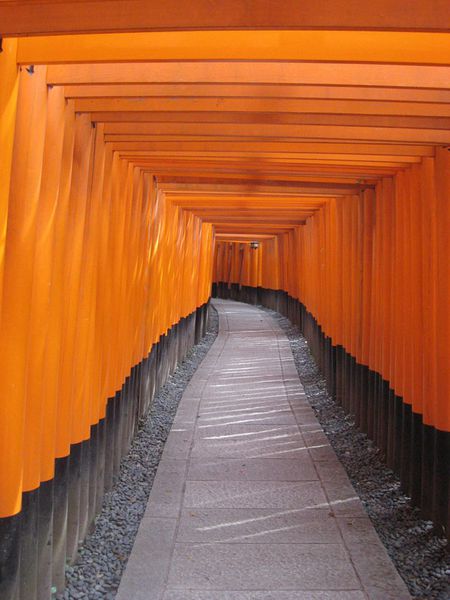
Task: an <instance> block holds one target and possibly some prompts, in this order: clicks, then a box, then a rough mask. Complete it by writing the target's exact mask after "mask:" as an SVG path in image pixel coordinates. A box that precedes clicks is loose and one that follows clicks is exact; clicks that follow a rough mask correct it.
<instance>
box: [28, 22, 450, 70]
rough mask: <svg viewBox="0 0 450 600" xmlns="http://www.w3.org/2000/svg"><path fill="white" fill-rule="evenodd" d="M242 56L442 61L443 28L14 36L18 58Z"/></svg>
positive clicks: (449, 47) (447, 59)
mask: <svg viewBox="0 0 450 600" xmlns="http://www.w3.org/2000/svg"><path fill="white" fill-rule="evenodd" d="M161 60H164V61H165V60H169V61H185V60H228V61H235V60H242V61H264V60H271V61H310V60H313V61H316V62H325V63H326V62H344V63H345V62H358V63H379V64H412V65H419V64H421V65H447V64H449V63H450V36H449V35H447V34H446V33H429V32H404V31H402V32H399V31H395V32H390V31H335V30H324V31H322V30H315V31H305V30H303V31H299V30H289V28H288V29H287V30H278V29H275V30H272V31H270V30H267V31H250V30H248V29H244V30H234V31H163V32H150V33H149V32H133V33H105V34H103V35H95V34H91V35H89V34H82V35H58V36H43V37H39V36H38V37H25V38H22V39H20V40H19V45H18V51H17V61H18V63H19V64H22V65H24V64H25V65H26V64H47V65H49V64H61V63H65V64H67V63H83V62H97V63H116V62H140V61H144V62H145V61H161Z"/></svg>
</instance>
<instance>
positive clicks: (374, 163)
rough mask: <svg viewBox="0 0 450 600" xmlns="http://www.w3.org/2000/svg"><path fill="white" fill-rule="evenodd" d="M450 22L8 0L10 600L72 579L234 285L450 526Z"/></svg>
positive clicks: (3, 544)
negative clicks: (160, 399)
mask: <svg viewBox="0 0 450 600" xmlns="http://www.w3.org/2000/svg"><path fill="white" fill-rule="evenodd" d="M449 27H450V4H449V3H448V2H447V1H446V0H442V1H441V0H433V1H431V0H430V1H428V2H423V1H422V0H411V1H409V2H408V3H407V6H405V5H404V3H401V2H389V1H388V0H372V1H371V2H361V1H360V0H316V1H314V2H310V3H303V2H297V1H291V0H286V1H284V2H271V1H270V0H261V1H259V2H252V1H250V0H248V1H242V0H230V1H229V2H223V3H217V5H214V6H213V4H212V3H211V2H207V1H206V0H189V2H188V3H184V4H183V5H182V3H179V2H176V1H174V0H166V1H165V2H158V3H156V2H153V1H152V2H144V1H139V0H134V1H129V2H128V1H125V2H118V1H110V0H104V1H97V2H94V1H83V0H79V1H76V2H75V1H73V2H66V1H64V0H60V1H58V2H40V1H38V0H36V1H33V2H25V1H21V2H15V1H4V2H1V3H0V35H1V36H2V52H1V53H0V155H1V160H0V291H1V293H0V349H1V351H0V517H1V519H0V562H1V564H0V573H1V584H0V597H1V598H2V600H10V599H12V598H14V599H15V600H16V599H17V598H20V599H21V600H34V599H35V598H39V600H40V599H41V598H49V596H50V590H51V588H52V587H53V588H56V589H61V588H62V587H63V585H64V564H65V562H66V561H67V560H68V561H73V560H74V558H75V556H76V550H77V546H78V543H79V541H80V540H82V539H83V538H84V537H85V535H86V533H87V532H88V531H89V529H90V527H91V525H92V522H93V518H94V516H95V514H96V513H97V511H98V510H99V508H100V506H101V503H102V498H103V494H104V492H105V490H109V489H110V488H111V485H112V483H113V480H114V477H115V475H116V474H117V472H118V466H119V463H120V459H121V456H123V454H124V453H125V452H126V451H127V448H128V447H129V444H130V440H131V439H132V436H133V434H134V432H135V431H136V427H137V423H138V421H139V418H140V417H141V416H142V415H143V414H144V413H145V411H146V410H147V408H148V406H149V404H150V403H151V400H152V397H153V395H154V393H155V390H157V389H158V388H159V387H160V386H161V385H162V384H163V383H164V381H165V380H166V378H167V376H168V374H169V373H170V372H171V371H172V370H173V369H174V367H175V365H176V363H177V361H179V360H181V359H182V358H183V356H184V355H185V354H186V352H187V351H188V350H189V348H190V347H191V346H192V345H193V344H194V343H195V342H197V341H198V340H199V339H200V338H201V336H202V335H203V334H204V332H205V327H206V314H207V307H208V302H209V298H210V296H211V290H212V289H213V292H214V293H215V294H216V295H219V296H222V297H232V298H235V299H240V300H244V301H247V302H257V303H261V304H264V305H266V306H269V307H272V308H275V309H276V310H278V311H280V312H282V313H283V314H285V315H288V316H289V318H290V319H291V320H292V321H293V322H295V323H297V324H298V325H299V326H300V328H301V330H302V332H303V333H304V335H305V336H306V338H307V340H308V341H309V343H310V347H311V349H312V351H313V353H314V355H315V357H316V359H317V360H318V362H319V364H320V366H321V368H322V370H323V373H324V375H325V377H326V379H327V383H328V387H329V390H330V393H332V394H333V395H334V396H335V398H336V400H337V401H338V402H340V403H341V404H342V405H343V406H344V407H345V408H346V409H347V410H348V411H349V412H350V413H352V414H354V415H355V419H356V422H357V424H358V425H359V427H360V428H361V430H362V431H364V432H367V434H368V435H369V436H370V437H371V438H372V439H373V440H374V441H375V442H376V444H377V445H378V446H379V447H380V448H381V449H382V450H383V452H384V454H385V456H386V461H387V463H388V465H389V466H391V467H392V468H393V469H394V470H395V472H396V473H398V474H399V476H400V479H401V481H402V484H403V487H404V490H405V491H406V492H407V494H409V495H410V496H411V497H412V500H413V502H414V503H415V504H416V505H418V506H419V507H421V510H422V512H423V515H424V516H425V517H426V518H429V519H431V520H433V521H434V522H435V523H436V524H437V525H441V526H443V527H444V528H446V530H447V532H448V472H449V463H448V457H449V440H450V433H449V428H450V405H449V396H450V374H449V364H450V273H449V271H450V260H449V256H450V152H449V148H448V145H449V144H450V132H449V124H450V89H449V84H450V34H449ZM251 242H257V243H256V244H253V246H257V247H255V248H252V244H251ZM38 573H39V575H38Z"/></svg>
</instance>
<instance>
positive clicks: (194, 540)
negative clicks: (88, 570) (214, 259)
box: [118, 301, 409, 600]
mask: <svg viewBox="0 0 450 600" xmlns="http://www.w3.org/2000/svg"><path fill="white" fill-rule="evenodd" d="M216 307H217V309H218V312H219V317H220V330H219V335H218V337H217V340H216V341H215V343H214V345H213V347H212V348H211V351H210V353H209V354H208V356H207V357H206V359H205V360H204V361H203V363H202V366H201V368H200V369H199V371H198V372H197V373H196V375H195V376H194V377H193V378H192V380H191V382H190V383H189V386H188V389H187V390H186V393H185V395H184V397H183V399H182V400H181V402H180V408H179V410H180V413H179V415H177V417H176V419H175V423H174V426H173V429H172V432H171V434H170V435H169V438H168V441H167V443H166V449H165V450H164V453H163V459H162V461H161V465H160V470H158V474H157V476H156V478H155V481H154V484H153V489H152V492H151V496H150V500H149V504H148V507H147V511H146V513H145V518H144V520H143V521H142V525H141V528H140V530H139V533H138V535H137V538H136V542H135V547H134V549H133V552H132V554H131V557H130V560H129V568H127V570H126V572H125V575H124V577H123V579H122V583H121V586H120V590H119V595H118V598H119V599H120V600H125V599H126V600H128V599H130V600H132V599H133V598H136V599H137V600H139V599H140V598H146V600H206V599H208V600H306V599H308V600H362V599H366V600H376V599H378V598H381V597H382V594H387V593H388V592H387V590H388V589H390V588H389V586H391V588H392V590H393V591H394V592H395V593H396V594H397V597H398V599H399V600H403V599H404V598H408V597H409V594H408V592H407V589H406V587H405V585H404V584H403V582H402V580H401V579H400V577H399V576H398V574H397V572H396V571H395V568H394V567H393V565H392V563H391V561H390V559H389V557H388V556H387V554H386V552H385V551H384V548H383V546H382V544H381V543H380V542H379V540H378V537H377V535H376V533H375V531H374V530H373V527H372V526H371V524H370V521H369V519H368V518H367V515H366V513H365V512H364V508H363V506H362V504H361V502H360V499H359V497H358V496H357V494H356V492H355V490H354V489H353V487H352V485H351V483H350V481H349V480H348V477H347V475H346V473H345V471H344V470H343V468H342V465H341V463H340V462H339V460H338V459H337V457H336V454H335V453H334V451H333V449H332V447H331V446H330V443H329V441H328V438H327V437H326V436H325V435H324V433H323V430H322V428H321V426H320V424H319V422H318V420H317V418H316V415H315V412H314V411H313V410H312V408H311V406H310V405H309V404H308V401H307V398H306V395H305V391H304V388H303V386H302V384H301V383H300V380H299V377H298V375H297V371H296V367H295V362H294V358H293V356H292V352H291V350H290V346H289V342H288V340H287V338H286V335H285V334H284V333H283V332H282V330H281V329H280V327H279V326H278V325H277V323H276V321H274V320H273V318H272V317H271V316H268V315H267V314H265V313H264V312H263V311H261V310H260V309H257V308H255V307H250V306H247V305H244V304H239V303H235V302H224V301H217V302H216ZM197 383H198V388H197V387H196V385H197ZM162 516H165V517H166V519H167V523H168V528H169V533H168V534H167V536H161V548H158V549H156V550H155V552H156V554H155V557H156V565H157V572H158V577H157V576H156V574H155V573H154V570H155V567H154V566H152V565H151V560H152V553H151V546H152V544H154V543H155V539H157V537H158V536H157V534H155V532H153V531H150V530H149V527H151V525H152V523H153V522H155V526H156V530H157V529H158V528H159V527H160V526H161V524H163V523H164V519H163V518H161V517H162ZM174 521H176V522H177V526H176V528H175V534H174V535H173V537H171V534H170V532H171V531H173V522H174ZM366 539H367V540H368V541H369V545H368V548H367V549H366V550H365V551H364V552H363V551H361V550H360V547H361V546H363V545H364V544H365V540H366ZM170 543H172V547H171V550H170V552H168V551H167V545H168V544H169V545H170ZM371 551H372V552H374V559H373V561H370V558H369V555H370V552H371ZM164 557H166V558H165V560H164ZM144 590H145V591H144ZM389 593H390V592H389ZM385 597H386V598H390V597H391V596H388V595H386V596H385Z"/></svg>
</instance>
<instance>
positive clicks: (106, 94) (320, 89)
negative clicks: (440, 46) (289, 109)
mask: <svg viewBox="0 0 450 600" xmlns="http://www.w3.org/2000/svg"><path fill="white" fill-rule="evenodd" d="M64 94H65V96H66V98H127V97H130V98H165V100H166V101H167V100H169V99H170V101H172V99H173V97H175V98H186V97H187V98H199V97H201V98H215V99H216V100H217V101H219V99H222V98H255V97H256V98H285V99H288V98H299V99H300V98H304V99H314V98H315V99H336V100H380V101H381V100H385V101H394V102H439V103H449V102H450V90H442V89H441V90H434V89H428V90H427V89H417V88H389V87H371V88H369V87H364V86H337V85H335V86H324V85H271V84H266V85H263V86H261V85H258V84H245V83H243V84H226V83H225V84H220V83H211V84H210V83H189V84H185V83H167V84H158V83H144V84H140V83H135V84H127V83H125V84H117V85H115V84H105V85H68V86H66V87H65V89H64Z"/></svg>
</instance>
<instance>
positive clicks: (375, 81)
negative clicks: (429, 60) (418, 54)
mask: <svg viewBox="0 0 450 600" xmlns="http://www.w3.org/2000/svg"><path fill="white" fill-rule="evenodd" d="M449 80H450V67H428V66H407V65H406V66H405V65H402V66H399V65H371V67H370V69H368V68H367V66H366V65H364V64H348V63H342V64H340V65H339V68H337V67H336V64H334V63H314V62H309V63H308V62H283V63H275V62H258V63H254V62H253V63H251V62H227V61H223V62H215V61H206V62H189V61H184V62H183V63H177V62H160V63H157V62H156V63H127V64H123V63H117V64H106V65H104V64H95V63H91V64H73V65H51V66H49V68H48V70H47V82H48V83H49V84H50V85H74V84H77V85H92V84H111V83H112V84H118V83H128V84H130V83H132V84H143V83H159V84H162V83H206V82H208V83H216V84H217V83H219V84H221V83H227V84H236V83H238V84H242V83H245V84H258V85H265V84H272V85H279V84H284V85H286V84H288V85H299V84H302V85H327V86H331V85H340V86H343V85H345V86H362V87H371V86H376V87H388V88H405V87H407V88H420V89H426V88H434V89H447V88H448V81H449Z"/></svg>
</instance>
